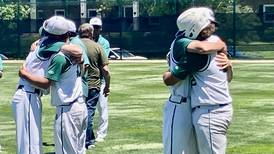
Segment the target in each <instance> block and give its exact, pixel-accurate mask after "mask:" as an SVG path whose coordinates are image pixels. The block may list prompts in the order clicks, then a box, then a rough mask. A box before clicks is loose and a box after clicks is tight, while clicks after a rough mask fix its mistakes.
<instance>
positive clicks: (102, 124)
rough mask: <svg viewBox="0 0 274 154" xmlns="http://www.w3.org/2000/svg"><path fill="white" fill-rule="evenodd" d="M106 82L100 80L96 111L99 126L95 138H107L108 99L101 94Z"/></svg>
mask: <svg viewBox="0 0 274 154" xmlns="http://www.w3.org/2000/svg"><path fill="white" fill-rule="evenodd" d="M105 85H106V82H105V79H102V80H101V90H100V96H99V100H98V103H97V109H98V112H99V124H98V129H97V137H99V138H105V137H106V136H107V129H108V97H105V96H104V94H103V92H104V88H105Z"/></svg>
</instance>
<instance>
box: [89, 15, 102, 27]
mask: <svg viewBox="0 0 274 154" xmlns="http://www.w3.org/2000/svg"><path fill="white" fill-rule="evenodd" d="M89 24H91V25H92V26H94V25H96V26H102V25H103V23H102V20H101V19H100V18H98V17H93V18H91V19H90V20H89Z"/></svg>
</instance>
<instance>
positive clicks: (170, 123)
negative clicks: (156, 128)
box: [163, 101, 198, 154]
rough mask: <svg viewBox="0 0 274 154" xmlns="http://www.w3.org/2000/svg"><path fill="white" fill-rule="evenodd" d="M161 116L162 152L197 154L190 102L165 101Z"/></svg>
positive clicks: (166, 153)
mask: <svg viewBox="0 0 274 154" xmlns="http://www.w3.org/2000/svg"><path fill="white" fill-rule="evenodd" d="M163 117H164V119H163V125H164V126H163V144H164V154H198V152H197V144H196V139H195V134H194V128H193V125H192V121H191V107H190V102H189V101H187V102H183V103H181V104H176V103H172V102H170V101H167V102H166V104H165V106H164V115H163Z"/></svg>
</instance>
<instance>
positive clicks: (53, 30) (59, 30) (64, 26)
mask: <svg viewBox="0 0 274 154" xmlns="http://www.w3.org/2000/svg"><path fill="white" fill-rule="evenodd" d="M43 29H44V30H45V31H46V32H48V33H50V34H53V35H63V34H66V33H67V32H68V31H69V25H68V22H67V20H66V19H65V18H64V17H62V16H53V17H51V18H49V19H47V20H45V21H44V23H43Z"/></svg>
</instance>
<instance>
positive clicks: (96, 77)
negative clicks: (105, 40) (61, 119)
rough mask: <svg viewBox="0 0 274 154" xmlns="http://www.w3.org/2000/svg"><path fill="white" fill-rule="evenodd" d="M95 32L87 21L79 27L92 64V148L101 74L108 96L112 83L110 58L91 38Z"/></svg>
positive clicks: (89, 143) (89, 131) (89, 137)
mask: <svg viewBox="0 0 274 154" xmlns="http://www.w3.org/2000/svg"><path fill="white" fill-rule="evenodd" d="M92 33H93V27H92V26H91V25H90V24H88V23H86V24H82V25H81V26H80V27H79V36H80V38H81V40H82V41H83V43H84V44H85V45H86V47H87V49H88V52H87V55H88V58H89V62H90V66H89V67H88V84H89V93H88V97H87V101H86V104H87V108H88V127H87V138H86V148H87V149H90V148H92V147H94V144H95V135H94V132H93V117H94V114H95V110H96V105H97V103H98V99H99V93H100V87H101V83H100V76H101V74H102V75H103V77H104V78H105V81H106V85H105V87H104V89H103V94H104V95H105V96H107V95H108V94H109V85H110V75H109V74H110V73H109V69H108V63H109V62H108V59H107V57H106V55H105V53H104V51H103V49H102V47H101V46H100V45H99V44H97V43H96V42H94V41H93V40H91V38H92Z"/></svg>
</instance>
